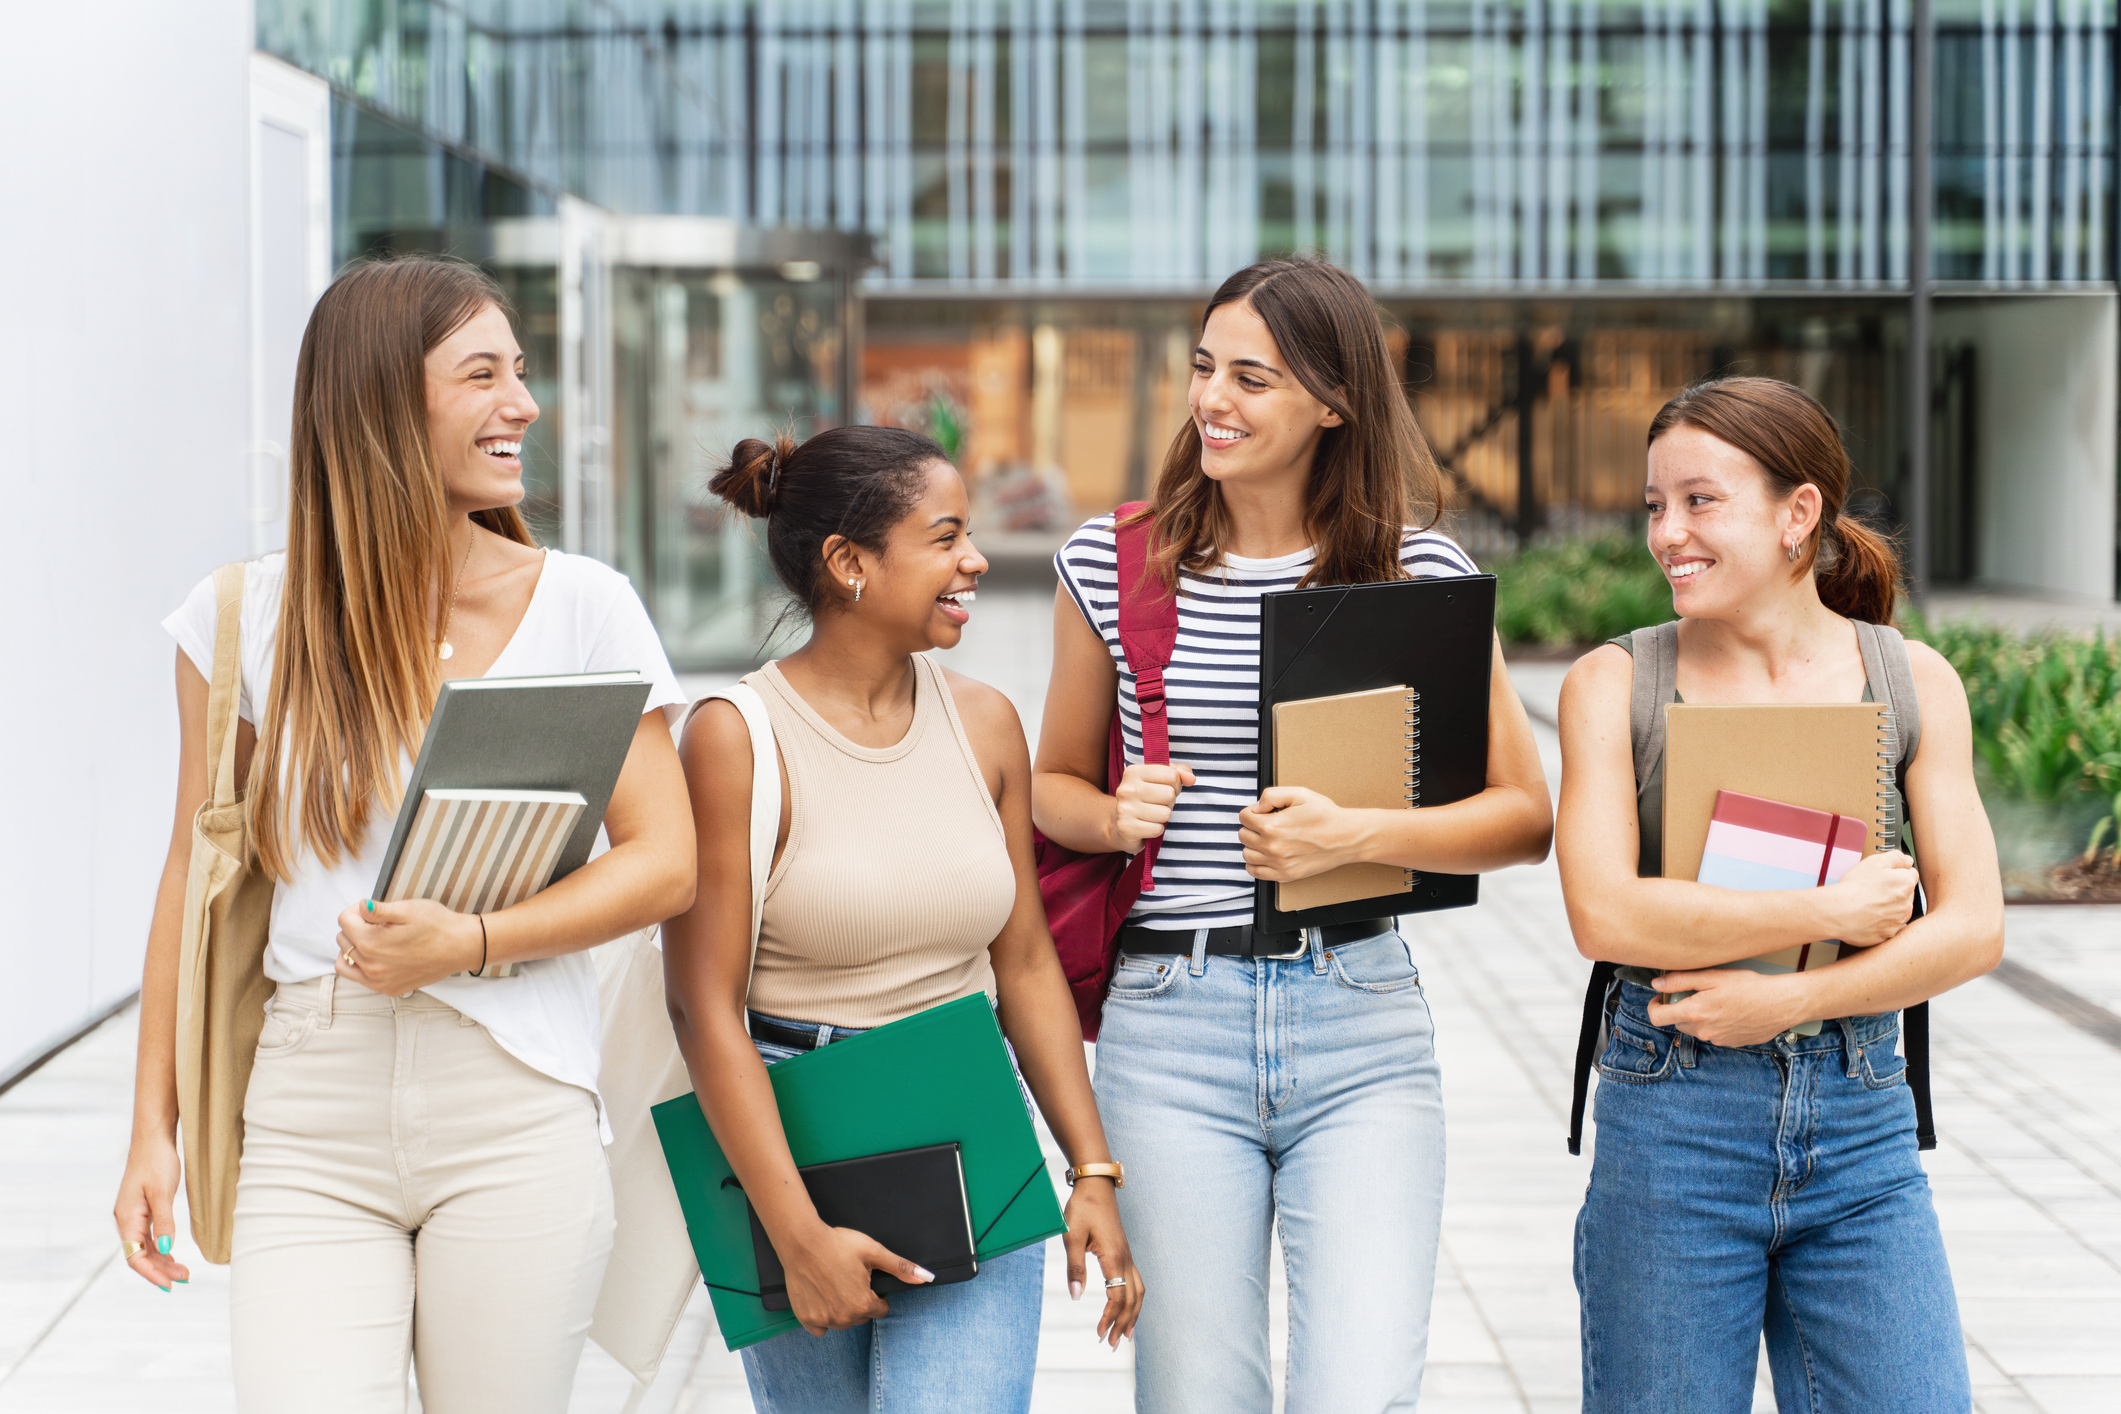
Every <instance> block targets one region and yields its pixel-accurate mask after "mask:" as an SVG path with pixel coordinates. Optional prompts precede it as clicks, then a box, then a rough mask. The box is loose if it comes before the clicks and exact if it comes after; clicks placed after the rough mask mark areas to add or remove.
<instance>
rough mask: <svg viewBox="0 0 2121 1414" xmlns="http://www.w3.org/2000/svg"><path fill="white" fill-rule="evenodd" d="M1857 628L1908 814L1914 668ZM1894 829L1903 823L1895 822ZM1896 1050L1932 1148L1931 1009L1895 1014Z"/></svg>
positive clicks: (1886, 635) (1919, 1132) (1925, 1144)
mask: <svg viewBox="0 0 2121 1414" xmlns="http://www.w3.org/2000/svg"><path fill="white" fill-rule="evenodd" d="M1855 624H1856V646H1857V647H1859V648H1860V649H1862V650H1863V671H1864V675H1865V676H1866V677H1868V678H1869V679H1870V681H1871V692H1872V694H1873V695H1874V696H1876V697H1877V698H1878V699H1879V700H1881V701H1882V702H1884V704H1885V706H1886V708H1887V710H1889V711H1890V712H1891V713H1892V719H1893V784H1894V785H1895V786H1896V787H1898V789H1899V791H1900V809H1901V811H1903V812H1904V811H1905V810H1906V809H1907V765H1908V762H1910V761H1912V760H1914V759H1915V751H1916V749H1917V748H1918V747H1919V746H1920V745H1921V743H1922V703H1921V702H1920V701H1919V700H1918V699H1917V697H1916V695H1915V672H1914V667H1913V665H1912V664H1910V663H1909V662H1908V660H1907V640H1906V639H1904V638H1902V637H1901V636H1900V630H1898V629H1896V628H1893V627H1891V626H1890V625H1886V624H1868V623H1864V622H1862V621H1861V620H1857V621H1855ZM1894 823H1895V825H1896V826H1899V827H1903V828H1902V830H1901V833H1903V834H1904V833H1905V830H1904V826H1905V825H1906V823H1907V822H1906V821H1905V820H1904V819H1901V818H1899V817H1898V816H1896V817H1895V820H1894ZM1924 902H1925V901H1924V899H1923V897H1922V886H1921V885H1920V884H1917V885H1916V886H1915V907H1914V911H1913V912H1912V913H1910V914H1909V915H1908V922H1910V923H1912V922H1914V921H1915V920H1916V919H1917V918H1920V917H1921V916H1922V915H1923V914H1924V913H1925V912H1926V911H1927V909H1926V908H1925V907H1924ZM1900 1037H1901V1044H1902V1045H1903V1046H1904V1047H1905V1049H1906V1052H1907V1088H1908V1091H1909V1093H1911V1094H1912V1095H1913V1096H1914V1098H1915V1147H1916V1148H1917V1149H1934V1148H1936V1147H1937V1116H1936V1112H1935V1110H1934V1108H1933V1107H1932V1105H1931V1103H1930V1004H1929V1003H1928V1002H1917V1003H1915V1004H1914V1005H1913V1006H1911V1007H1908V1008H1907V1009H1905V1010H1904V1011H1902V1012H1901V1013H1900Z"/></svg>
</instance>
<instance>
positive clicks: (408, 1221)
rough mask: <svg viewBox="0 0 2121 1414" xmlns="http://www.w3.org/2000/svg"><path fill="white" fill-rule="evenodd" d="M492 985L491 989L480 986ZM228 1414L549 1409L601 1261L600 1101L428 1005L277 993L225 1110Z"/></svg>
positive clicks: (343, 990)
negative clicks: (232, 1401) (233, 1407)
mask: <svg viewBox="0 0 2121 1414" xmlns="http://www.w3.org/2000/svg"><path fill="white" fill-rule="evenodd" d="M494 985H496V986H504V987H505V986H507V985H508V984H507V982H506V981H505V980H504V981H497V982H496V983H495V984H494ZM243 1124H244V1138H243V1164H242V1174H241V1178H240V1179H239V1181H238V1183H237V1186H236V1222H235V1259H234V1265H233V1269H232V1273H231V1291H230V1305H231V1317H232V1326H233V1332H232V1334H233V1343H234V1347H235V1372H236V1402H237V1407H238V1408H239V1409H240V1410H241V1411H242V1414H342V1411H343V1414H385V1411H388V1414H402V1411H403V1410H404V1409H405V1406H406V1362H407V1360H408V1358H410V1359H411V1361H412V1362H413V1368H414V1370H415V1372H416V1374H417V1377H418V1380H419V1390H420V1401H421V1403H422V1405H423V1406H424V1407H425V1410H426V1414H475V1411H476V1414H486V1411H499V1410H506V1411H509V1414H540V1412H541V1411H551V1414H563V1411H565V1409H566V1408H567V1401H568V1396H569V1393H570V1391H571V1390H572V1388H573V1384H574V1374H575V1367H576V1365H577V1363H578V1362H579V1361H580V1359H581V1354H582V1342H583V1339H584V1337H585V1336H586V1335H587V1333H588V1330H589V1316H590V1312H591V1310H592V1308H593V1307H594V1306H595V1304H596V1296H597V1287H598V1284H599V1283H600V1281H601V1280H602V1278H603V1273H604V1264H605V1261H606V1259H607V1258H608V1257H609V1256H610V1254H611V1234H612V1209H611V1177H610V1172H609V1170H608V1169H607V1168H606V1166H605V1160H604V1150H603V1146H602V1143H601V1142H600V1140H599V1138H598V1133H597V1116H596V1101H595V1099H594V1098H593V1097H592V1096H591V1095H590V1094H589V1092H587V1091H586V1090H582V1089H579V1088H578V1087H576V1086H572V1085H566V1084H562V1083H561V1082H559V1081H557V1080H554V1079H552V1078H551V1077H549V1076H546V1075H543V1074H541V1073H539V1072H538V1071H535V1070H533V1069H531V1068H530V1067H529V1066H527V1065H525V1064H523V1063H522V1062H521V1061H519V1060H517V1059H516V1058H515V1057H514V1056H511V1055H509V1054H508V1053H507V1052H506V1051H503V1050H502V1049H501V1048H500V1046H498V1045H497V1044H495V1042H494V1040H493V1038H492V1037H491V1036H489V1035H488V1034H487V1032H486V1028H484V1027H483V1026H480V1025H478V1024H477V1023H476V1022H474V1021H472V1020H470V1019H469V1018H468V1017H465V1016H464V1015H463V1014H462V1013H460V1012H458V1011H457V1010H455V1009H454V1008H453V1007H450V1006H448V1005H446V1004H445V1003H443V1002H439V1001H436V1000H435V999H434V998H432V997H429V996H427V995H426V994H425V993H416V994H414V995H413V996H412V997H411V998H410V999H407V1000H400V999H398V998H395V997H386V996H380V995H378V994H376V993H374V992H371V991H368V990H367V989H366V988H364V987H361V986H359V985H357V984H355V983H351V982H346V981H342V980H340V979H337V978H332V977H324V978H318V979H316V980H315V981H310V982H302V983H294V984H287V983H283V984H281V986H280V987H279V989H278V991H277V992H276V993H275V994H274V999H273V1009H272V1016H271V1017H270V1018H269V1019H268V1020H267V1021H266V1023H265V1031H264V1034H263V1035H262V1036H261V1037H260V1038H259V1042H258V1059H257V1065H256V1067H255V1069H254V1070H253V1071H252V1072H251V1079H250V1089H249V1091H248V1093H247V1095H246V1098H245V1102H244V1106H243Z"/></svg>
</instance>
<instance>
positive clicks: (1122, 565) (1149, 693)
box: [1110, 501, 1178, 890]
mask: <svg viewBox="0 0 2121 1414" xmlns="http://www.w3.org/2000/svg"><path fill="white" fill-rule="evenodd" d="M1146 508H1147V507H1146V503H1145V502H1141V501H1130V502H1128V503H1127V504H1126V505H1124V506H1121V507H1120V508H1119V509H1118V510H1116V511H1114V512H1113V517H1112V519H1113V527H1112V534H1113V539H1114V541H1115V542H1116V543H1117V545H1118V549H1119V646H1120V651H1121V652H1123V653H1125V654H1126V656H1127V669H1128V671H1130V672H1132V673H1133V674H1134V700H1135V703H1136V705H1138V706H1139V707H1140V708H1141V723H1142V761H1143V762H1144V764H1147V765H1152V766H1168V765H1169V764H1170V763H1171V722H1170V718H1169V716H1168V714H1167V713H1166V712H1165V711H1164V669H1165V668H1168V667H1170V666H1171V654H1172V652H1173V651H1174V650H1176V648H1177V647H1178V595H1177V594H1176V593H1175V592H1174V591H1172V590H1169V589H1166V588H1165V587H1164V583H1163V580H1162V579H1160V578H1159V577H1157V576H1156V575H1155V574H1153V573H1150V572H1149V537H1150V535H1151V534H1152V533H1153V531H1154V529H1155V521H1154V520H1153V519H1150V518H1148V517H1143V518H1141V519H1139V520H1133V521H1132V523H1131V524H1130V523H1129V521H1130V518H1131V517H1133V516H1135V515H1136V513H1137V512H1140V511H1142V510H1144V509H1146ZM1117 725H1118V719H1117V716H1116V715H1115V717H1114V726H1115V728H1116V727H1117ZM1114 739H1115V740H1117V732H1116V731H1115V733H1114ZM1115 764H1117V762H1115ZM1110 779H1111V781H1112V783H1113V784H1114V785H1117V784H1118V780H1119V778H1118V775H1117V773H1115V774H1114V775H1113V776H1112V777H1110ZM1162 846H1163V837H1162V836H1158V837H1157V838H1155V839H1152V840H1150V841H1149V842H1148V843H1147V844H1146V845H1144V846H1143V847H1142V888H1143V889H1144V890H1151V889H1154V888H1155V887H1156V885H1155V882H1154V871H1155V869H1156V856H1157V854H1158V852H1159V851H1160V850H1161V848H1162Z"/></svg>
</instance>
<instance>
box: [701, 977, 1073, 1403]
mask: <svg viewBox="0 0 2121 1414" xmlns="http://www.w3.org/2000/svg"><path fill="white" fill-rule="evenodd" d="M772 1019H774V1020H778V1019H779V1018H772ZM783 1024H784V1025H790V1026H807V1027H811V1028H813V1029H814V1028H815V1026H816V1023H814V1022H783ZM859 1034H860V1033H859V1032H857V1031H850V1030H847V1029H845V1028H843V1027H834V1028H833V1029H832V1031H831V1039H833V1040H835V1041H837V1040H843V1039H845V1038H846V1037H849V1036H855V1035H859ZM755 1044H756V1045H757V1046H758V1049H759V1055H760V1056H762V1057H763V1058H764V1059H765V1061H766V1064H768V1065H772V1064H774V1063H775V1062H776V1061H784V1060H787V1059H788V1058H789V1057H790V1056H793V1055H796V1054H798V1053H797V1052H796V1051H793V1050H790V1049H788V1048H787V1047H785V1046H776V1045H774V1044H773V1043H772V1042H770V1041H759V1042H756V1043H755ZM1045 1274H1046V1249H1045V1246H1044V1244H1042V1243H1041V1244H1039V1245H1036V1246H1032V1247H1021V1248H1018V1249H1017V1250H1016V1251H1014V1252H1011V1253H1009V1254H1008V1255H1007V1256H1005V1257H998V1258H996V1259H995V1260H994V1261H991V1262H982V1263H980V1269H979V1275H978V1276H976V1277H974V1278H973V1279H972V1280H971V1281H964V1282H954V1283H952V1284H951V1285H949V1286H938V1287H933V1288H930V1289H928V1290H915V1291H895V1292H893V1293H892V1294H891V1295H890V1296H889V1297H887V1298H886V1300H887V1301H889V1302H890V1305H891V1314H890V1315H888V1316H884V1317H882V1318H880V1319H878V1320H875V1321H871V1322H869V1323H868V1324H867V1325H861V1326H855V1327H853V1328H852V1329H849V1330H843V1331H827V1332H826V1333H825V1334H824V1335H822V1336H814V1335H812V1334H810V1333H809V1332H808V1331H800V1330H797V1331H789V1332H787V1333H786V1334H784V1335H777V1336H775V1337H774V1338H773V1339H771V1340H762V1341H760V1342H759V1343H758V1344H757V1345H753V1346H749V1347H747V1348H746V1349H745V1350H744V1352H743V1356H744V1378H745V1380H746V1381H747V1382H748V1383H749V1384H750V1386H751V1402H752V1405H753V1407H754V1408H756V1409H757V1410H758V1414H1025V1411H1026V1410H1028V1409H1029V1408H1030V1407H1031V1374H1032V1370H1033V1369H1034V1368H1035V1367H1036V1366H1037V1364H1038V1321H1039V1311H1040V1307H1041V1304H1042V1301H1043V1298H1044V1286H1045Z"/></svg>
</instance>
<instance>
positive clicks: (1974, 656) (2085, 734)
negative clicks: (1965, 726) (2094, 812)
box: [1905, 615, 2121, 866]
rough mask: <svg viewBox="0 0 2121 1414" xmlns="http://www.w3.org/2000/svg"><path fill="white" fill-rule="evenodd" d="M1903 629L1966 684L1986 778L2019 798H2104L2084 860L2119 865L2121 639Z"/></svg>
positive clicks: (1971, 628) (1955, 627)
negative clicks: (2103, 857)
mask: <svg viewBox="0 0 2121 1414" xmlns="http://www.w3.org/2000/svg"><path fill="white" fill-rule="evenodd" d="M1905 627H1906V628H1907V631H1908V635H1909V636H1910V637H1912V638H1919V639H1921V640H1923V641H1924V642H1927V643H1928V644H1929V645H1930V646H1931V647H1932V648H1935V649H1936V650H1937V651H1938V652H1939V653H1941V654H1943V655H1944V657H1945V660H1946V661H1947V662H1949V663H1950V664H1951V665H1952V667H1953V668H1954V669H1956V670H1957V671H1958V674H1959V678H1960V680H1961V681H1962V682H1964V683H1965V684H1966V701H1967V707H1968V710H1969V711H1970V713H1971V714H1972V717H1973V727H1974V752H1975V754H1976V755H1977V756H1978V757H1979V758H1980V760H1981V764H1982V766H1983V767H1984V768H1985V771H1986V774H1987V777H1988V779H1989V781H1990V782H1991V783H1992V784H1993V785H1994V786H1995V787H1996V788H1997V789H1999V790H2001V791H2003V792H2004V793H2006V794H2008V795H2012V796H2016V797H2018V798H2020V799H2024V800H2032V801H2040V802H2044V803H2053V804H2060V805H2067V804H2076V803H2081V802H2083V801H2085V800H2086V799H2087V798H2091V799H2097V800H2099V801H2101V802H2102V803H2103V802H2106V801H2109V800H2110V801H2111V802H2112V808H2111V810H2109V811H2106V812H2105V813H2104V814H2102V816H2101V818H2100V820H2099V822H2098V823H2097V824H2096V825H2095V826H2094V827H2093V829H2092V835H2091V839H2090V841H2089V842H2088V843H2087V845H2086V848H2085V862H2086V863H2087V864H2090V863H2092V862H2093V861H2094V859H2095V858H2097V856H2098V855H2099V853H2100V850H2101V848H2102V846H2104V847H2105V848H2106V850H2107V854H2108V858H2109V862H2110V864H2112V865H2116V866H2121V639H2112V638H2108V637H2107V636H2106V635H2105V634H2104V633H2098V634H2094V635H2092V636H2090V637H2086V636H2084V635H2081V634H2076V633H2070V632H2066V631H2063V630H2049V631H2047V632H2042V633H2036V634H2032V635H2029V636H2027V635H2020V634H2018V633H2016V632H2013V631H2012V630H2010V629H2005V628H1996V627H1993V626H1991V625H1988V624H1981V623H1948V624H1935V625H1930V624H1925V623H1923V622H1922V621H1921V620H1920V619H1919V618H1918V617H1915V616H1912V615H1911V616H1910V617H1909V620H1908V622H1907V624H1906V625H1905Z"/></svg>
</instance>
